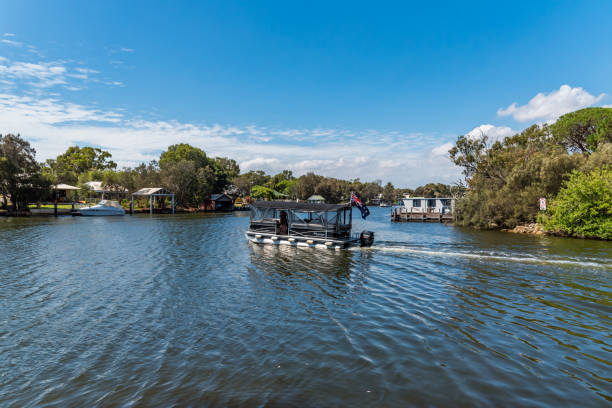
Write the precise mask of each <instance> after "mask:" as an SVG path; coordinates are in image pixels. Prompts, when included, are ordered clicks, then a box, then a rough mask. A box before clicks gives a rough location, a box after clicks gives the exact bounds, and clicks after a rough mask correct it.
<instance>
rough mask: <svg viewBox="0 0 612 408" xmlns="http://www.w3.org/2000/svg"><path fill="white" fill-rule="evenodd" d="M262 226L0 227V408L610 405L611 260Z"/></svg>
mask: <svg viewBox="0 0 612 408" xmlns="http://www.w3.org/2000/svg"><path fill="white" fill-rule="evenodd" d="M387 215H388V213H387V211H386V210H385V209H374V210H373V211H372V216H371V217H370V218H368V222H367V224H366V225H365V227H366V228H367V229H370V230H373V231H376V238H377V242H376V243H375V245H374V246H373V247H372V248H367V249H361V248H355V249H352V250H347V251H327V250H319V249H309V248H293V247H274V246H261V245H254V244H251V243H247V241H246V239H245V238H244V235H243V233H244V229H245V228H246V225H247V223H248V218H247V217H245V214H240V213H238V214H235V215H231V214H230V215H207V216H194V215H177V216H174V217H172V216H155V217H152V218H151V217H149V216H133V217H119V218H95V219H91V218H90V219H86V218H70V217H64V218H62V217H60V218H57V219H52V218H41V219H11V218H3V219H0V253H1V254H2V267H1V269H0V361H2V364H1V365H0V405H2V406H5V405H6V406H27V405H49V406H68V405H74V406H92V405H125V406H131V405H139V406H149V405H163V406H168V405H178V406H183V405H222V406H223V405H246V406H251V405H270V406H332V405H344V406H345V405H351V406H352V405H357V406H372V405H402V406H403V405H503V406H507V405H514V406H516V405H574V406H596V405H605V404H606V403H609V402H610V401H611V400H612V391H611V389H612V378H611V376H610V374H609V373H610V366H611V364H612V358H611V356H610V353H611V352H612V345H611V344H610V342H611V341H610V332H611V328H612V322H611V321H610V320H611V317H610V316H611V312H612V301H611V294H612V290H611V284H612V280H611V279H610V276H611V275H610V274H611V273H612V265H611V264H610V258H611V254H612V245H611V243H609V242H600V241H581V240H570V239H556V238H546V237H544V238H542V237H530V236H517V235H512V234H504V233H499V232H486V231H472V230H465V229H461V228H454V227H450V226H445V225H440V224H401V223H393V224H392V223H390V222H389V221H388V217H387Z"/></svg>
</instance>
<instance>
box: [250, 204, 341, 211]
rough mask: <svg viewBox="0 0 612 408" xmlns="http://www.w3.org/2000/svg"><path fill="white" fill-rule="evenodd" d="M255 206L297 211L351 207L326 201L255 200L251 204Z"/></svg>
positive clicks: (332, 209)
mask: <svg viewBox="0 0 612 408" xmlns="http://www.w3.org/2000/svg"><path fill="white" fill-rule="evenodd" d="M251 206H252V207H255V208H275V209H278V210H297V211H317V212H318V211H336V210H339V209H341V208H350V205H348V204H325V203H296V202H295V201H255V202H254V203H252V204H251Z"/></svg>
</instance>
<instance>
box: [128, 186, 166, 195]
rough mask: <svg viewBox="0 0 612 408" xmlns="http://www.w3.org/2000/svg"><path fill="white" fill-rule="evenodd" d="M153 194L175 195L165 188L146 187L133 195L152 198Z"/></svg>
mask: <svg viewBox="0 0 612 408" xmlns="http://www.w3.org/2000/svg"><path fill="white" fill-rule="evenodd" d="M153 194H163V195H173V194H172V193H171V192H169V191H168V190H166V189H165V188H163V187H146V188H141V189H140V190H138V191H136V192H135V193H133V194H132V195H136V196H150V195H153Z"/></svg>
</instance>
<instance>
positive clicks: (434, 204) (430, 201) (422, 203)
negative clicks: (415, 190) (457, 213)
mask: <svg viewBox="0 0 612 408" xmlns="http://www.w3.org/2000/svg"><path fill="white" fill-rule="evenodd" d="M399 206H400V207H403V208H404V209H405V211H407V212H411V213H442V214H449V213H453V212H454V210H455V199H454V198H450V197H439V198H425V197H404V198H402V199H400V200H399Z"/></svg>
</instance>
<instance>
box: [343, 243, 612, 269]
mask: <svg viewBox="0 0 612 408" xmlns="http://www.w3.org/2000/svg"><path fill="white" fill-rule="evenodd" d="M351 249H353V250H365V251H382V252H404V253H412V254H421V255H429V256H444V257H461V258H471V259H480V260H490V261H508V262H520V263H541V264H555V265H572V266H580V267H593V268H612V264H610V263H598V262H584V261H572V260H568V259H545V258H533V257H516V256H501V255H484V254H471V253H467V252H447V251H427V250H422V249H414V248H409V247H396V246H376V245H375V246H372V247H369V248H360V247H354V248H351Z"/></svg>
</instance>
